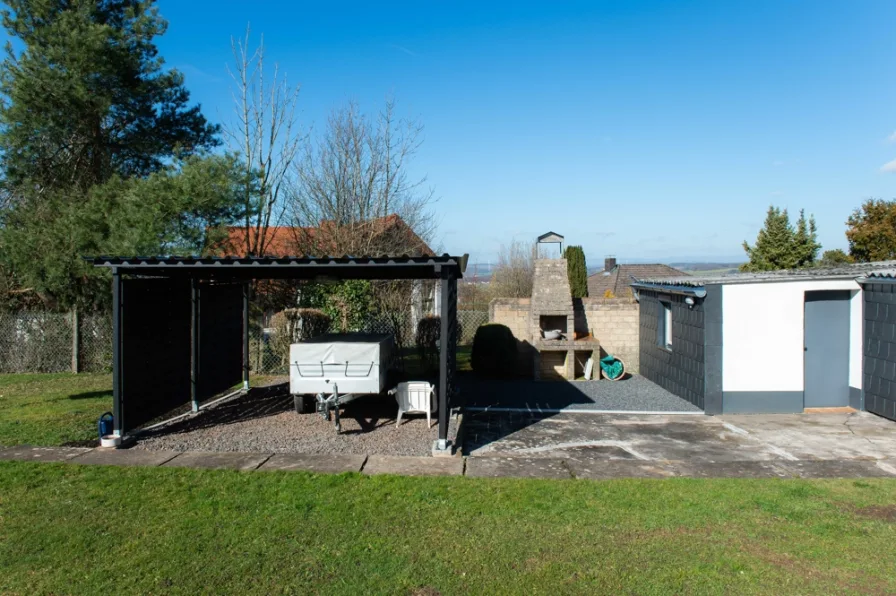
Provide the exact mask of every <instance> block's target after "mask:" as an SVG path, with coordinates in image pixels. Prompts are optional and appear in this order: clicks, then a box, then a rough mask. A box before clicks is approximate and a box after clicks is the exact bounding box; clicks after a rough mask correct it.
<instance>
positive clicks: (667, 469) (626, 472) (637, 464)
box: [566, 459, 677, 480]
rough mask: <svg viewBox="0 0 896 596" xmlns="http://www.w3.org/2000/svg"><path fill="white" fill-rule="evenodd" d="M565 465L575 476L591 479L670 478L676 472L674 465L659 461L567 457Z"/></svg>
mask: <svg viewBox="0 0 896 596" xmlns="http://www.w3.org/2000/svg"><path fill="white" fill-rule="evenodd" d="M566 465H567V466H568V467H569V469H570V471H571V472H572V474H573V476H575V477H576V478H582V479H591V480H605V479H610V478H670V477H672V476H675V475H676V474H677V473H676V470H675V468H674V467H672V466H670V465H668V464H664V463H661V462H644V461H600V460H590V459H568V460H566Z"/></svg>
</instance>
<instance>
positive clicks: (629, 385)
mask: <svg viewBox="0 0 896 596" xmlns="http://www.w3.org/2000/svg"><path fill="white" fill-rule="evenodd" d="M459 383H460V388H461V392H462V394H461V396H462V399H463V401H464V403H465V404H466V405H467V406H468V407H499V408H528V409H532V410H538V409H548V410H568V409H579V410H613V411H619V412H632V411H645V412H700V411H701V410H700V408H698V407H697V406H695V405H693V404H691V403H690V402H687V401H685V400H683V399H681V398H680V397H678V396H676V395H673V394H672V393H669V392H668V391H666V390H665V389H663V388H662V387H660V386H659V385H656V384H654V383H651V382H650V381H648V380H647V379H645V378H644V377H641V376H639V375H632V376H630V377H629V378H627V379H623V380H622V381H608V380H601V381H575V382H572V383H567V382H562V381H477V380H475V379H474V378H466V377H465V378H463V379H459Z"/></svg>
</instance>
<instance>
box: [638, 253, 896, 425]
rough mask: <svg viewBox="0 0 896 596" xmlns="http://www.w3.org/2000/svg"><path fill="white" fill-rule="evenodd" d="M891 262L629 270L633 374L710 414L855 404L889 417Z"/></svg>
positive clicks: (895, 376)
mask: <svg viewBox="0 0 896 596" xmlns="http://www.w3.org/2000/svg"><path fill="white" fill-rule="evenodd" d="M887 269H890V270H893V271H896V263H894V262H889V261H888V262H879V263H865V264H851V265H844V266H841V267H836V268H810V269H804V270H795V271H777V272H762V273H735V274H729V275H721V276H708V277H682V278H672V279H653V280H651V279H640V280H636V281H635V283H633V284H632V288H633V290H634V291H635V294H636V296H637V299H638V301H639V302H640V357H641V363H640V365H641V374H642V375H644V376H645V377H646V378H648V379H650V380H651V381H653V382H654V383H657V384H659V385H660V386H662V387H664V388H666V389H667V390H669V391H671V392H672V393H675V394H676V395H678V396H679V397H682V398H684V399H687V400H688V401H690V402H691V403H693V404H695V405H697V406H698V407H700V408H702V409H703V410H704V411H705V412H706V413H707V414H733V413H793V412H803V411H804V410H805V409H806V408H830V407H845V406H851V407H853V408H855V409H859V410H861V409H868V410H869V411H872V412H875V413H878V414H881V415H885V416H887V417H889V418H896V409H894V406H896V401H885V400H891V399H896V335H894V334H896V294H894V293H892V292H891V290H892V289H893V288H894V285H892V284H893V281H894V278H893V277H886V275H887V274H886V270H887ZM878 304H883V305H890V304H893V308H892V309H889V307H888V306H884V307H880V308H879V307H878V306H877V305H878ZM890 310H892V311H893V312H892V314H891V313H890V312H889V311H890ZM891 319H892V320H891ZM885 325H889V326H890V327H892V329H890V327H885ZM887 333H890V336H889V337H887V338H886V341H884V342H883V343H882V342H881V341H880V340H881V339H882V338H883V336H884V335H886V334H887ZM875 342H876V343H875ZM890 346H892V347H893V349H892V350H891V349H890ZM870 348H875V349H874V350H873V355H872V354H871V351H870ZM874 375H889V376H891V377H892V379H890V378H888V377H883V376H879V377H875V376H874ZM890 382H893V392H892V395H891V393H890V389H889V386H890ZM869 383H871V384H870V385H869ZM872 391H873V392H874V393H872Z"/></svg>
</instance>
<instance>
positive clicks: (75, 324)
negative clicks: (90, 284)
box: [71, 306, 81, 374]
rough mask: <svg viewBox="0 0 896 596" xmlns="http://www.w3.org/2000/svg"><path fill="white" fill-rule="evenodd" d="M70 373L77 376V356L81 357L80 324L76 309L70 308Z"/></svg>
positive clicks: (78, 366) (78, 364)
mask: <svg viewBox="0 0 896 596" xmlns="http://www.w3.org/2000/svg"><path fill="white" fill-rule="evenodd" d="M71 319H72V372H73V373H75V374H78V369H79V368H81V367H80V363H79V361H78V360H79V356H80V355H81V323H80V321H79V320H78V307H77V306H73V307H72V316H71Z"/></svg>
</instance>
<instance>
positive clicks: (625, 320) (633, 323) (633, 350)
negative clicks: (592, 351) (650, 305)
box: [574, 298, 641, 373]
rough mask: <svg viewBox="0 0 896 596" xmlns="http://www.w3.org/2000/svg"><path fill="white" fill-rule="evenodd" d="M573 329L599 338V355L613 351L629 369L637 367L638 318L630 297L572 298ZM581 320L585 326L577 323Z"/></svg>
mask: <svg viewBox="0 0 896 596" xmlns="http://www.w3.org/2000/svg"><path fill="white" fill-rule="evenodd" d="M574 306H575V310H576V318H577V322H576V331H580V330H581V331H586V332H591V333H593V334H594V336H595V337H596V338H597V339H599V340H600V347H601V352H602V353H601V356H604V355H606V354H612V355H614V356H617V357H619V358H621V359H622V361H623V362H625V367H626V370H627V371H628V372H632V373H635V372H638V371H639V370H640V361H641V354H640V349H639V346H640V333H639V321H640V318H641V315H640V310H639V306H638V303H637V302H635V301H634V300H632V299H631V298H582V299H581V301H579V300H577V301H575V304H574ZM582 323H584V329H580V328H579V326H580V325H581V324H582Z"/></svg>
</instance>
